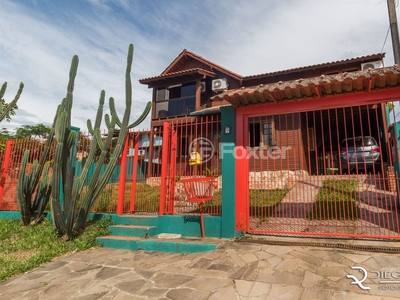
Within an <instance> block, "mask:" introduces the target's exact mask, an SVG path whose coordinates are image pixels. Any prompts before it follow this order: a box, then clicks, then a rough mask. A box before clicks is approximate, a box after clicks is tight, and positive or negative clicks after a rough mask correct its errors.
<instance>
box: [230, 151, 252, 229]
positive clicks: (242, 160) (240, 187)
mask: <svg viewBox="0 0 400 300" xmlns="http://www.w3.org/2000/svg"><path fill="white" fill-rule="evenodd" d="M235 151H236V153H233V155H237V156H238V157H237V158H236V230H237V231H242V230H245V231H248V230H249V229H250V226H249V225H250V224H249V159H248V154H249V151H248V150H247V149H246V148H245V147H243V146H238V147H236V150H235Z"/></svg>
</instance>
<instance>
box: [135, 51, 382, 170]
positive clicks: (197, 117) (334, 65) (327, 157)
mask: <svg viewBox="0 0 400 300" xmlns="http://www.w3.org/2000/svg"><path fill="white" fill-rule="evenodd" d="M383 58H384V53H381V54H374V55H368V56H363V57H358V58H353V59H347V60H342V61H336V62H329V63H323V64H318V65H313V66H306V67H299V68H294V69H289V70H283V71H277V72H271V73H264V74H258V75H251V76H241V75H239V74H237V73H234V72H232V71H230V70H227V69H225V68H223V67H221V66H219V65H217V64H215V63H213V62H210V61H208V60H206V59H204V58H203V57H201V56H199V55H197V54H194V53H192V52H190V51H187V50H184V51H183V52H182V53H180V54H179V55H178V57H177V58H176V59H175V60H174V61H173V62H172V63H171V64H170V65H169V66H168V67H167V68H166V69H165V70H164V71H163V72H162V73H161V74H160V75H158V76H154V77H149V78H145V79H141V80H140V82H141V83H142V84H146V85H148V87H149V88H152V89H153V97H152V102H153V110H152V120H151V128H152V129H155V128H157V127H161V126H162V124H163V123H164V122H165V121H168V122H170V123H174V124H179V125H177V126H178V127H179V128H181V129H179V128H178V151H177V152H178V156H177V157H178V166H180V167H178V169H180V170H184V172H188V170H187V167H186V168H185V165H187V161H186V160H185V158H187V157H189V155H190V152H191V149H190V148H191V147H190V146H191V143H192V142H193V140H195V139H197V138H198V137H199V136H206V137H207V139H210V140H211V141H212V144H213V146H214V148H215V152H216V153H218V148H219V146H218V145H219V144H220V142H221V130H222V129H221V127H220V125H219V124H220V107H223V106H226V105H233V106H235V107H249V106H251V107H257V108H256V109H257V110H258V109H259V108H260V107H263V109H261V110H258V112H259V113H258V114H254V115H253V116H251V117H248V118H246V124H243V122H242V121H241V125H240V128H241V129H243V130H244V132H242V133H243V135H242V136H240V137H238V139H237V143H238V144H243V145H244V146H248V147H250V148H252V149H253V151H255V152H256V154H257V156H260V155H261V156H262V155H263V154H265V155H267V156H268V151H269V152H271V151H273V150H274V149H275V148H274V147H277V146H279V147H283V146H284V147H286V149H290V150H287V153H286V159H284V160H281V161H280V162H279V163H277V162H276V161H272V160H265V161H263V162H262V163H263V164H264V165H265V166H264V169H268V170H304V171H306V172H308V173H309V174H315V175H317V174H326V172H328V173H329V172H342V171H343V169H344V168H343V167H344V166H341V164H340V148H341V147H340V144H341V142H342V141H343V140H344V139H345V138H347V137H351V136H372V137H374V138H375V139H378V135H381V138H382V142H383V145H382V148H383V150H384V151H383V152H384V153H383V155H382V159H383V160H385V161H387V160H388V155H387V147H386V141H387V139H388V137H387V128H386V126H387V123H388V122H387V116H386V108H385V104H379V105H376V106H374V108H371V107H368V106H361V107H359V109H358V110H357V111H356V110H355V109H351V108H350V107H351V106H348V107H347V108H343V109H342V110H339V111H332V110H331V111H329V110H323V109H322V110H315V109H314V108H315V107H318V106H320V107H328V106H329V105H328V106H327V105H326V103H320V104H321V105H319V103H316V104H317V105H316V106H315V107H311V108H310V109H309V110H308V111H307V110H304V111H301V112H300V111H298V112H295V111H289V113H287V112H288V111H287V110H286V108H284V109H283V111H281V112H280V113H279V114H274V115H272V114H268V111H271V108H273V107H275V106H274V105H276V104H281V103H294V102H299V103H300V104H299V105H300V106H301V104H302V103H303V102H301V101H300V100H301V99H304V98H317V97H319V95H325V94H326V95H328V96H329V95H336V94H338V93H342V89H344V92H346V90H347V92H353V88H350V87H349V86H348V84H347V86H346V84H344V86H343V87H342V85H341V84H340V81H343V82H345V83H346V82H349V80H350V78H347V77H346V76H347V74H354V72H356V73H357V72H359V71H363V69H364V71H363V72H366V71H365V70H368V69H371V68H373V69H378V68H381V67H383ZM316 78H317V79H318V80H319V81H323V80H324V78H333V81H335V82H337V83H335V84H334V83H333V84H331V85H329V86H328V85H326V86H321V85H320V83H319V82H318V83H316V82H315V81H316ZM284 82H291V85H298V86H300V88H298V89H294V90H293V92H291V91H289V90H288V86H286V85H285V84H283V83H284ZM304 83H307V84H306V85H305V84H304ZM355 84H357V85H359V87H357V88H354V90H357V91H359V90H360V89H361V90H362V89H363V88H364V84H366V83H365V82H363V80H362V79H360V80H358V81H357V82H356V83H355ZM360 85H361V87H362V88H361V87H360ZM263 86H268V90H267V89H263ZM282 86H284V87H285V88H284V89H283V90H282V91H281V92H277V91H278V90H280V89H281V88H282ZM254 87H257V88H258V89H259V90H260V91H258V90H255V89H254ZM253 90H254V92H253ZM285 90H287V92H285ZM328 101H329V99H328ZM372 109H373V110H372ZM206 118H207V119H206ZM211 118H212V121H210V120H211ZM367 123H369V124H367ZM190 124H192V125H193V126H192V127H191V128H190V129H188V128H189V127H190ZM201 124H203V125H201ZM204 124H207V125H204ZM188 126H189V127H188ZM205 127H207V128H205ZM344 127H346V129H344ZM327 133H329V136H328V134H327ZM343 133H345V134H343ZM255 163H256V164H258V163H259V162H251V165H250V169H252V170H253V169H254V170H255V169H256V166H255V165H254V164H255ZM219 165H220V164H219ZM207 167H209V166H208V165H204V168H207ZM347 169H348V168H347Z"/></svg>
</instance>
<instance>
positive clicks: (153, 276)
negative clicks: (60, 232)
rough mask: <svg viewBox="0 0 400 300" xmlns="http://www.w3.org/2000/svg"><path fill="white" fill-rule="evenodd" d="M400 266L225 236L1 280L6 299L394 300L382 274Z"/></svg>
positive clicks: (395, 258)
mask: <svg viewBox="0 0 400 300" xmlns="http://www.w3.org/2000/svg"><path fill="white" fill-rule="evenodd" d="M352 266H360V267H363V268H364V269H365V270H366V271H367V272H368V277H367V279H366V280H365V281H363V282H362V285H363V286H365V287H370V289H369V290H363V289H361V288H360V287H359V286H358V285H357V284H351V282H352V281H353V279H351V278H347V277H346V275H353V276H355V278H357V279H359V280H360V281H361V279H362V278H363V274H362V273H360V271H359V270H353V269H351V267H352ZM377 272H380V273H379V274H380V277H385V276H386V277H388V278H386V279H384V278H376V277H377V274H378V273H377ZM382 272H383V273H382ZM385 272H386V273H385ZM396 272H397V273H396ZM399 272H400V255H399V254H384V253H373V252H362V251H353V250H352V251H349V250H343V249H330V248H321V247H300V246H272V245H260V244H250V243H249V244H248V243H236V242H233V241H221V242H220V243H219V245H218V249H217V250H216V251H212V252H207V253H200V254H176V253H157V252H144V251H128V250H116V249H107V248H94V249H91V250H87V251H84V252H79V253H75V254H72V255H69V256H65V257H60V258H57V259H55V260H54V261H52V262H50V263H47V264H45V265H43V266H42V267H39V268H36V269H34V270H32V271H30V272H28V273H26V274H23V275H20V276H17V277H15V278H12V279H11V280H8V281H5V282H3V283H1V284H0V299H32V300H33V299H35V300H36V299H45V300H51V299H55V300H56V299H57V300H59V299H85V300H91V299H93V300H94V299H115V300H120V299H176V300H182V299H190V300H197V299H306V300H310V299H335V300H336V299H338V300H339V299H363V300H369V299H371V300H372V299H382V300H383V299H385V300H389V299H393V300H394V299H399V298H400V284H398V283H390V282H389V283H380V281H381V280H386V281H395V280H396V278H397V277H399V274H400V273H399ZM385 274H386V275H385ZM397 280H399V279H398V278H397Z"/></svg>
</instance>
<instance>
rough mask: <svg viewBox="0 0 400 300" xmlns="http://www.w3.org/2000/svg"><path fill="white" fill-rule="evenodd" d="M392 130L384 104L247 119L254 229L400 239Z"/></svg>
mask: <svg viewBox="0 0 400 300" xmlns="http://www.w3.org/2000/svg"><path fill="white" fill-rule="evenodd" d="M392 114H393V112H392ZM393 116H395V115H394V114H393ZM392 122H393V118H392ZM387 124H388V123H387V114H386V109H385V105H381V104H374V105H359V106H349V107H343V108H333V109H323V110H315V111H304V112H293V113H280V114H274V115H249V116H245V120H244V127H246V128H244V134H245V138H244V141H245V145H244V146H245V148H246V149H245V152H248V156H247V157H244V155H242V154H241V153H239V151H237V153H236V155H238V156H239V157H238V158H239V160H240V161H239V163H238V165H239V166H242V167H241V168H243V163H244V166H245V167H248V169H249V171H248V176H244V175H243V176H244V180H246V182H247V183H246V184H247V186H246V188H247V189H248V193H247V195H246V193H244V195H245V197H246V199H247V203H246V204H245V205H246V206H247V211H248V213H247V218H246V230H247V231H248V232H250V233H260V234H284V235H287V234H290V235H312V236H331V237H332V236H335V237H359V238H399V237H400V234H399V230H400V223H399V195H398V192H397V188H396V186H398V184H399V178H398V173H397V172H396V171H398V167H399V166H398V162H397V163H396V162H395V163H394V162H393V155H394V154H396V156H397V152H398V148H397V145H393V141H396V139H395V138H394V132H390V126H388V125H387ZM392 124H393V123H392ZM391 143H392V144H391ZM395 169H396V170H395ZM239 172H240V170H238V173H239ZM239 201H240V199H239ZM239 205H240V204H239Z"/></svg>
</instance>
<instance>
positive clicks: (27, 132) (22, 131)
mask: <svg viewBox="0 0 400 300" xmlns="http://www.w3.org/2000/svg"><path fill="white" fill-rule="evenodd" d="M50 132H51V127H50V126H46V125H44V124H42V123H39V124H37V125H22V126H21V127H18V128H17V129H16V131H15V134H14V138H15V139H24V138H32V139H45V138H47V137H48V135H49V133H50Z"/></svg>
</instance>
